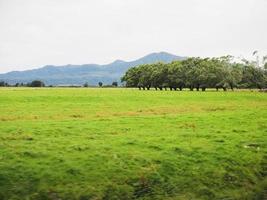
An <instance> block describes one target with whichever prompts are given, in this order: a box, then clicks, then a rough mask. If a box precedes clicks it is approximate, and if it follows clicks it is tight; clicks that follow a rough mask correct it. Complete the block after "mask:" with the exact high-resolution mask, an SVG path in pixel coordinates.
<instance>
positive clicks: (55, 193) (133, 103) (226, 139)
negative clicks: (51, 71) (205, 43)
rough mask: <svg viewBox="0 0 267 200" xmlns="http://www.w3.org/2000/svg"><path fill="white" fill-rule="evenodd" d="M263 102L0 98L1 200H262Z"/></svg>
mask: <svg viewBox="0 0 267 200" xmlns="http://www.w3.org/2000/svg"><path fill="white" fill-rule="evenodd" d="M266 153H267V94H266V93H265V94H264V93H260V92H257V91H235V92H230V91H229V92H223V91H219V92H216V91H206V92H197V91H193V92H190V91H183V92H178V91H153V90H151V91H139V90H138V89H115V88H114V89H111V88H110V89H104V88H100V89H99V88H95V89H94V88H40V89H32V88H3V89H0V199H1V200H6V199H8V200H9V199H12V200H24V199H25V200H35V199H36V200H37V199H38V200H39V199H40V200H46V199H51V200H60V199H61V200H65V199H69V200H72V199H75V200H76V199H77V200H89V199H92V200H102V199H103V200H117V199H118V200H120V199H121V200H127V199H142V200H143V199H145V200H148V199H153V200H161V199H164V200H165V199H166V200H174V199H175V200H176V199H177V200H180V199H181V200H187V199H188V200H189V199H192V200H193V199H207V200H210V199H225V200H226V199H227V200H235V199H240V200H241V199H242V200H247V199H248V200H249V199H266V198H267V178H266V175H267V154H266Z"/></svg>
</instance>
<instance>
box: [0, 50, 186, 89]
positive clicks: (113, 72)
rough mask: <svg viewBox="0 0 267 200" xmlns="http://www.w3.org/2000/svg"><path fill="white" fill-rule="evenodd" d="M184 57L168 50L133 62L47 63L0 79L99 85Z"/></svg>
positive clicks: (55, 83)
mask: <svg viewBox="0 0 267 200" xmlns="http://www.w3.org/2000/svg"><path fill="white" fill-rule="evenodd" d="M184 58H185V57H181V56H176V55H173V54H169V53H166V52H160V53H152V54H149V55H147V56H144V57H142V58H140V59H138V60H134V61H131V62H126V61H123V60H116V61H114V62H112V63H110V64H106V65H97V64H84V65H64V66H54V65H47V66H44V67H42V68H38V69H33V70H26V71H12V72H8V73H5V74H0V81H5V82H8V83H9V84H15V83H21V82H23V83H28V82H30V81H32V80H36V79H38V80H42V81H44V82H45V84H46V85H82V84H84V83H85V82H88V83H89V84H90V85H97V84H98V82H99V81H101V82H103V83H104V84H111V83H112V82H113V81H118V82H120V78H121V77H122V76H123V74H124V73H125V72H126V71H127V70H128V69H129V68H131V67H134V66H137V65H141V64H152V63H156V62H165V63H168V62H172V61H174V60H182V59H184Z"/></svg>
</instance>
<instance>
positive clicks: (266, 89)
mask: <svg viewBox="0 0 267 200" xmlns="http://www.w3.org/2000/svg"><path fill="white" fill-rule="evenodd" d="M259 92H267V88H265V89H260V90H259Z"/></svg>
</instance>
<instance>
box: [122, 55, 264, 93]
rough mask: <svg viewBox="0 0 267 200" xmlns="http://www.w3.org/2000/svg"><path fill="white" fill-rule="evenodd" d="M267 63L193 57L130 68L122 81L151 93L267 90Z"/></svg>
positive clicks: (229, 57)
mask: <svg viewBox="0 0 267 200" xmlns="http://www.w3.org/2000/svg"><path fill="white" fill-rule="evenodd" d="M266 60H267V58H266V57H264V58H263V59H262V62H261V65H260V62H259V61H258V60H257V61H248V60H245V59H243V60H242V62H233V57H231V56H224V57H220V58H199V57H192V58H188V59H185V60H182V61H173V62H172V63H156V64H143V65H139V66H136V67H132V68H130V69H129V70H128V71H127V72H126V73H125V75H124V76H123V77H122V78H121V81H122V82H123V83H124V84H125V86H126V87H138V88H139V89H140V90H141V89H144V90H145V89H147V90H149V89H150V88H151V87H153V88H155V89H156V90H158V89H159V90H163V89H165V90H167V89H168V88H169V89H170V90H183V89H184V88H189V89H190V90H191V91H193V90H194V89H196V90H197V91H199V90H202V91H205V90H206V88H216V89H217V90H219V89H220V88H222V89H223V90H224V91H226V90H227V89H228V88H229V89H232V90H233V89H234V88H249V89H252V88H258V89H263V88H266V87H267V63H266V62H265V61H266Z"/></svg>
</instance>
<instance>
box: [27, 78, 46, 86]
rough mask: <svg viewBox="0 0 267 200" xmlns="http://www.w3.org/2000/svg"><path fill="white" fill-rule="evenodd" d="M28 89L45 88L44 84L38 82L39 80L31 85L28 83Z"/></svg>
mask: <svg viewBox="0 0 267 200" xmlns="http://www.w3.org/2000/svg"><path fill="white" fill-rule="evenodd" d="M28 86H29V87H45V84H44V82H42V81H39V80H34V81H32V82H31V83H28Z"/></svg>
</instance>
